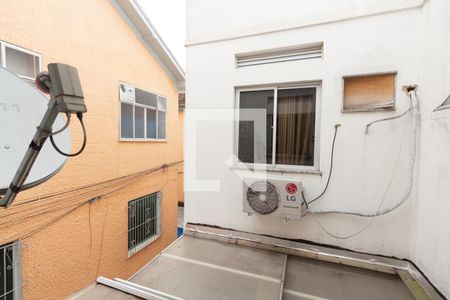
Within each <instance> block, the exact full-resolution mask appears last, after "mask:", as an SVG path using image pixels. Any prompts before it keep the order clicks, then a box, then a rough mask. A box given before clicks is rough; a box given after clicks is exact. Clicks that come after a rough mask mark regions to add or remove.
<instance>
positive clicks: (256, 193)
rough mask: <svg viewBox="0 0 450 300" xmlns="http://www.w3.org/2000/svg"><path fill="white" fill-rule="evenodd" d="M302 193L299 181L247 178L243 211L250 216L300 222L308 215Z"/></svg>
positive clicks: (245, 180)
mask: <svg viewBox="0 0 450 300" xmlns="http://www.w3.org/2000/svg"><path fill="white" fill-rule="evenodd" d="M302 191H303V186H302V183H301V182H299V181H292V180H284V179H258V178H245V179H244V195H243V210H244V212H245V213H248V214H253V213H256V214H259V215H264V216H267V215H270V216H273V217H278V218H280V219H283V220H293V221H295V220H300V219H301V217H302V215H305V214H306V208H305V205H304V203H303V198H302V195H301V193H302Z"/></svg>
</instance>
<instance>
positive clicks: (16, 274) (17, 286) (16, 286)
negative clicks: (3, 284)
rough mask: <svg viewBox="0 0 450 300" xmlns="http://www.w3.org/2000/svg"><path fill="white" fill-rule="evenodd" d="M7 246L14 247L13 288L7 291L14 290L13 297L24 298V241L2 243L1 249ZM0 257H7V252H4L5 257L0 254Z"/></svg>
mask: <svg viewBox="0 0 450 300" xmlns="http://www.w3.org/2000/svg"><path fill="white" fill-rule="evenodd" d="M7 247H12V265H13V266H12V268H13V272H12V273H13V274H12V277H13V278H12V280H13V288H12V290H10V291H9V292H7V293H10V292H12V293H13V299H22V286H23V285H24V284H23V282H22V255H21V252H22V243H21V241H13V242H9V243H5V244H3V245H0V249H4V248H7ZM4 251H5V250H4ZM0 259H3V260H4V259H5V252H3V257H1V256H0ZM4 262H5V261H4ZM0 272H3V270H0Z"/></svg>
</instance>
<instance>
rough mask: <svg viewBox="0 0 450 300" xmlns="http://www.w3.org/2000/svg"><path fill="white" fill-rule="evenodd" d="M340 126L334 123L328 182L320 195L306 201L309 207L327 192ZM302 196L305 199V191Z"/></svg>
mask: <svg viewBox="0 0 450 300" xmlns="http://www.w3.org/2000/svg"><path fill="white" fill-rule="evenodd" d="M340 126H341V125H340V124H336V125H334V137H333V144H332V146H331V156H330V172H329V173H328V179H327V184H326V185H325V188H324V189H323V191H322V193H320V195H319V196H317V197H316V198H314V199H312V200H311V201H308V202H306V208H308V205H309V204H311V203H313V202H314V201H316V200H319V199H320V198H321V197H322V196H323V195H324V194H325V192H326V191H327V189H328V185H329V184H330V179H331V174H332V173H333V162H334V146H335V144H336V136H337V131H338V128H339V127H340ZM302 196H303V199H304V197H305V196H304V195H303V192H302Z"/></svg>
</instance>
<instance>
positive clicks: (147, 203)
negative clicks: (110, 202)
mask: <svg viewBox="0 0 450 300" xmlns="http://www.w3.org/2000/svg"><path fill="white" fill-rule="evenodd" d="M160 236H161V193H153V194H150V195H147V196H144V197H141V198H138V199H135V200H133V201H130V202H128V256H132V255H134V254H136V253H137V252H139V251H140V250H142V249H143V248H145V247H146V246H148V245H149V244H151V243H152V242H153V241H155V240H156V239H158V238H159V237H160Z"/></svg>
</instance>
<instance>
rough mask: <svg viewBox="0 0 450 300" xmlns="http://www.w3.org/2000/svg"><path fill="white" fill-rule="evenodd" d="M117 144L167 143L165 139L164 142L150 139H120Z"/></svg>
mask: <svg viewBox="0 0 450 300" xmlns="http://www.w3.org/2000/svg"><path fill="white" fill-rule="evenodd" d="M119 142H132V143H135V142H137V143H146V142H147V143H148V142H149V143H167V139H165V140H152V139H124V138H120V139H119Z"/></svg>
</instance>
